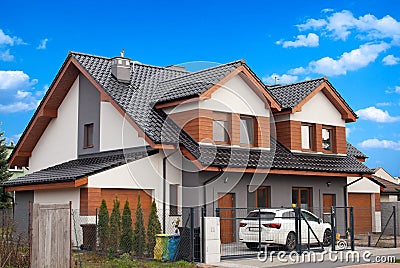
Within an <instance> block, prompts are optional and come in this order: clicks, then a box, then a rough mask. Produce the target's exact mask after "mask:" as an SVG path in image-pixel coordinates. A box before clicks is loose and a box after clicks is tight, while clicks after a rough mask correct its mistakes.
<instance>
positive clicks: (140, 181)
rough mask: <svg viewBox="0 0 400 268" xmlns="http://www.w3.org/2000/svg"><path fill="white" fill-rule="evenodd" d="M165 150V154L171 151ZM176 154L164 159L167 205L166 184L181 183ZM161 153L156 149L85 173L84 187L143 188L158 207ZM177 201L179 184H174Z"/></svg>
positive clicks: (161, 183) (167, 190)
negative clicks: (150, 154)
mask: <svg viewBox="0 0 400 268" xmlns="http://www.w3.org/2000/svg"><path fill="white" fill-rule="evenodd" d="M171 153H172V151H171V152H167V154H168V155H169V154H171ZM179 156H180V155H179V154H174V155H172V156H170V157H169V158H168V161H167V167H166V171H167V185H166V191H165V194H166V204H167V208H169V185H170V184H179V185H181V184H182V175H181V172H180V168H179V167H180V161H181V159H180V157H179ZM163 157H164V153H158V154H155V155H152V156H150V157H147V158H143V159H140V160H137V161H134V162H131V163H128V164H126V165H122V166H119V167H116V168H112V169H109V170H106V171H104V172H101V173H98V174H95V175H92V176H89V182H88V184H87V187H94V188H120V189H145V190H148V194H150V195H151V196H152V197H153V198H155V200H156V203H157V207H158V208H159V209H160V208H161V207H162V203H163V197H164V195H163V194H164V192H163V178H162V176H163V174H162V172H163V170H162V165H163ZM178 205H179V206H182V188H181V187H178Z"/></svg>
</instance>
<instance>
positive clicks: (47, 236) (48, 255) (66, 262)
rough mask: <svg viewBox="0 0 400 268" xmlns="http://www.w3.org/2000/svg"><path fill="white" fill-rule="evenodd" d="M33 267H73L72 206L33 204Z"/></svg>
mask: <svg viewBox="0 0 400 268" xmlns="http://www.w3.org/2000/svg"><path fill="white" fill-rule="evenodd" d="M31 223H32V228H31V230H32V234H31V237H32V238H31V267H69V266H70V265H71V204H33V206H32V221H31Z"/></svg>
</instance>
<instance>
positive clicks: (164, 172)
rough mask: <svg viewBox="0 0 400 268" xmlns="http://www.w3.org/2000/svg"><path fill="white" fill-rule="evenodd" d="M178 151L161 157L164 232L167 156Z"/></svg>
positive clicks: (164, 221)
mask: <svg viewBox="0 0 400 268" xmlns="http://www.w3.org/2000/svg"><path fill="white" fill-rule="evenodd" d="M176 152H178V150H175V151H174V152H172V153H170V154H169V155H166V156H164V158H163V233H164V234H165V223H166V209H167V205H166V202H167V195H166V193H167V158H168V157H170V156H171V155H173V154H174V153H176Z"/></svg>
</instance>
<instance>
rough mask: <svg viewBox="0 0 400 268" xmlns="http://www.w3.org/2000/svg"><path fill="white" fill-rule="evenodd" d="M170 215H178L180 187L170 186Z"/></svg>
mask: <svg viewBox="0 0 400 268" xmlns="http://www.w3.org/2000/svg"><path fill="white" fill-rule="evenodd" d="M169 215H178V185H177V184H170V185H169Z"/></svg>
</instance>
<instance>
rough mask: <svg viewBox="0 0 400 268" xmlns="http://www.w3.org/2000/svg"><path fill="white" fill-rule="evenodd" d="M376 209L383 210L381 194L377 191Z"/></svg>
mask: <svg viewBox="0 0 400 268" xmlns="http://www.w3.org/2000/svg"><path fill="white" fill-rule="evenodd" d="M374 195H375V211H381V194H380V193H375V194H374Z"/></svg>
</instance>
